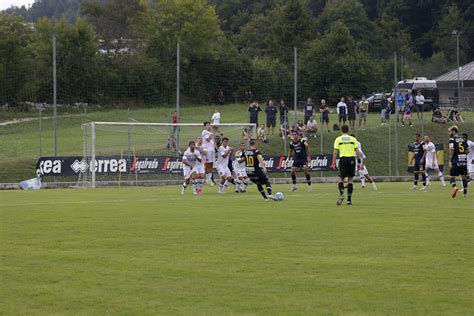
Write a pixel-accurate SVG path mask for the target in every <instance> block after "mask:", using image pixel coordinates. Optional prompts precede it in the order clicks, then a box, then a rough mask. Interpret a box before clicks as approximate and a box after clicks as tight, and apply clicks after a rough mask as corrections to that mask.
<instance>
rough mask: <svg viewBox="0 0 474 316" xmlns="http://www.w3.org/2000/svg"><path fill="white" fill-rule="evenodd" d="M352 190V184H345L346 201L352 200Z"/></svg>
mask: <svg viewBox="0 0 474 316" xmlns="http://www.w3.org/2000/svg"><path fill="white" fill-rule="evenodd" d="M352 191H354V184H352V183H349V184H348V185H347V201H352Z"/></svg>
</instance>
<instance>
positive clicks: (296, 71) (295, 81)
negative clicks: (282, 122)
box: [293, 47, 298, 123]
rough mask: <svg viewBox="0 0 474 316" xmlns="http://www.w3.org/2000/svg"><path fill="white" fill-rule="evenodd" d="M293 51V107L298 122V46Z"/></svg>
mask: <svg viewBox="0 0 474 316" xmlns="http://www.w3.org/2000/svg"><path fill="white" fill-rule="evenodd" d="M293 51H294V68H295V69H294V80H293V81H294V87H293V90H294V96H293V98H294V100H293V108H294V111H295V121H294V123H296V121H297V117H296V110H297V107H298V51H297V49H296V47H294V48H293Z"/></svg>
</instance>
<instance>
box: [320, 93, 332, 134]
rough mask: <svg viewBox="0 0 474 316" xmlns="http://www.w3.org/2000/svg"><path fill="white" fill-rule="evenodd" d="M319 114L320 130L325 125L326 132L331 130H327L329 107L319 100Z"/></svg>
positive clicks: (322, 100)
mask: <svg viewBox="0 0 474 316" xmlns="http://www.w3.org/2000/svg"><path fill="white" fill-rule="evenodd" d="M319 113H321V128H322V127H323V126H324V123H326V128H327V130H328V132H330V131H331V130H330V129H329V106H328V105H327V104H326V100H324V99H321V105H320V106H319Z"/></svg>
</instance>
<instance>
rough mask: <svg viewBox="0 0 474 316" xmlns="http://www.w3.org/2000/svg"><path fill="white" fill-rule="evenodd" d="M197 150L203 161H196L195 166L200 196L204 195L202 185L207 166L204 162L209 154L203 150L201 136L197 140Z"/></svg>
mask: <svg viewBox="0 0 474 316" xmlns="http://www.w3.org/2000/svg"><path fill="white" fill-rule="evenodd" d="M196 149H197V150H198V151H199V153H200V154H201V158H202V159H201V161H196V163H195V165H194V168H193V169H194V171H195V172H196V175H197V177H196V183H197V187H198V188H199V191H198V192H197V193H198V194H199V195H201V194H202V185H203V184H204V178H205V176H204V174H205V172H206V171H205V166H204V163H205V160H204V157H205V155H206V154H207V152H206V150H205V149H204V148H203V142H202V137H201V136H198V137H197V138H196Z"/></svg>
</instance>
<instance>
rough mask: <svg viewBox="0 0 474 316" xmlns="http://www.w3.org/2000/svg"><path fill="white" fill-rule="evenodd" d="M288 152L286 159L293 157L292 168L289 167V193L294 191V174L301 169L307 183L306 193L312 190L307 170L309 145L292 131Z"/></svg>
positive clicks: (309, 157) (295, 187)
mask: <svg viewBox="0 0 474 316" xmlns="http://www.w3.org/2000/svg"><path fill="white" fill-rule="evenodd" d="M291 136H292V137H291V143H290V150H289V152H288V157H291V156H293V166H292V167H291V182H292V183H293V186H292V187H291V192H293V191H296V189H297V186H296V172H297V171H298V170H301V169H303V172H304V175H305V176H306V182H307V183H308V192H311V191H312V190H313V189H312V187H311V175H310V173H309V170H308V161H310V159H311V156H310V154H309V145H308V142H307V141H306V139H305V138H301V137H300V135H299V133H298V132H296V131H294V132H293V133H292V135H291Z"/></svg>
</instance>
